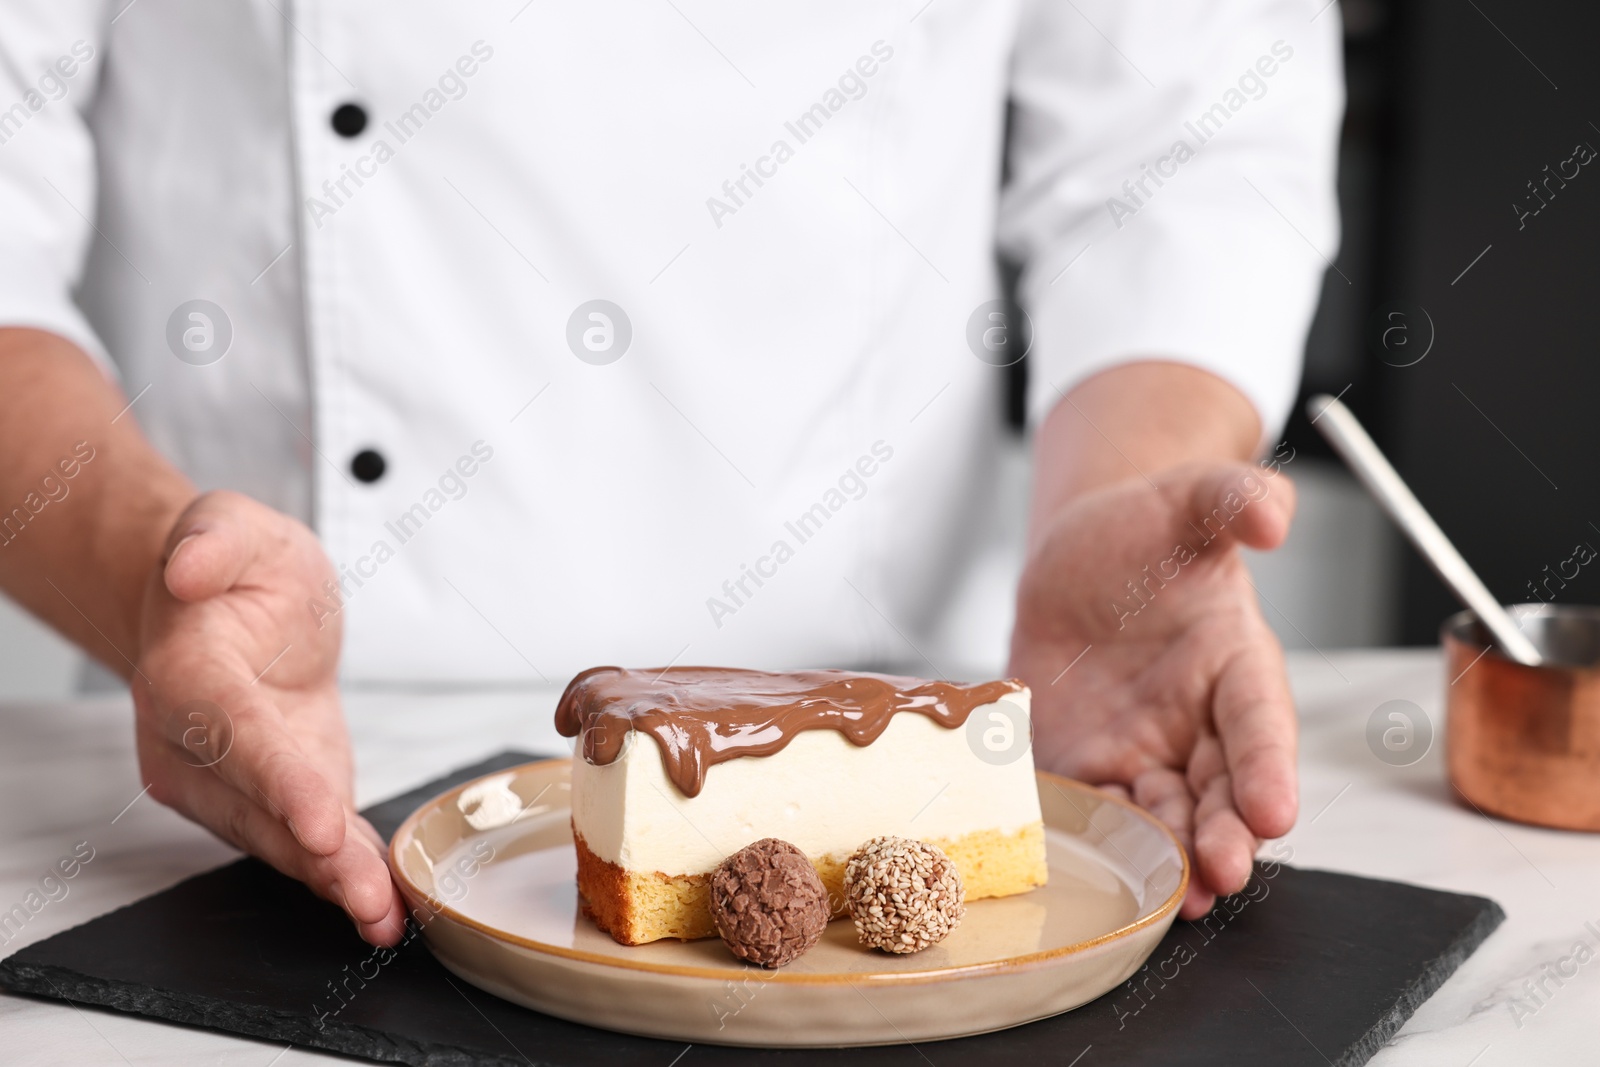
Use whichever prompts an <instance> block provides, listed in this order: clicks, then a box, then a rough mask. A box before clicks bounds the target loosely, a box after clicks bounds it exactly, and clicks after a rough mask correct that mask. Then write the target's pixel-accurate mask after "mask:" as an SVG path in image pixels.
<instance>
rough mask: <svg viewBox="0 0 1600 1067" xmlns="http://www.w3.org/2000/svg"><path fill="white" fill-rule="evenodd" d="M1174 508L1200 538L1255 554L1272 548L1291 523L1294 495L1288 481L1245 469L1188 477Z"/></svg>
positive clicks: (1226, 467)
mask: <svg viewBox="0 0 1600 1067" xmlns="http://www.w3.org/2000/svg"><path fill="white" fill-rule="evenodd" d="M1185 480H1186V481H1187V482H1188V485H1187V487H1186V488H1185V490H1183V491H1181V494H1180V501H1179V504H1180V508H1181V510H1182V511H1184V512H1186V513H1187V514H1186V515H1185V516H1184V519H1185V521H1187V522H1188V523H1189V524H1191V525H1192V526H1193V527H1194V529H1195V530H1196V531H1198V532H1200V533H1202V534H1203V535H1204V536H1205V537H1206V538H1208V539H1210V538H1214V537H1222V538H1224V539H1225V540H1231V541H1237V542H1238V543H1240V544H1243V545H1246V546H1248V547H1250V548H1256V549H1272V548H1277V547H1278V546H1279V545H1281V544H1282V543H1283V539H1284V538H1285V537H1287V536H1288V534H1289V522H1290V520H1291V519H1293V518H1294V508H1295V490H1294V483H1293V482H1291V481H1290V480H1289V477H1288V475H1285V474H1282V473H1278V474H1268V473H1266V472H1265V471H1263V470H1262V469H1261V468H1260V467H1257V466H1255V465H1254V464H1250V463H1230V464H1226V465H1222V466H1213V467H1206V468H1203V469H1201V470H1199V471H1191V473H1190V474H1189V475H1188V477H1187V479H1185Z"/></svg>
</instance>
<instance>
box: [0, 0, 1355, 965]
mask: <svg viewBox="0 0 1600 1067" xmlns="http://www.w3.org/2000/svg"><path fill="white" fill-rule="evenodd" d="M1321 6H1322V4H1321V2H1320V0H1316V2H1312V0H1231V2H1215V3H1200V4H1182V5H1172V4H1166V3H1158V2H1156V0H1077V2H1074V3H1058V2H1037V3H1035V2H1026V0H933V2H931V3H929V2H925V0H903V2H902V0H892V2H891V0H870V2H862V0H850V2H842V0H840V2H833V0H821V2H819V0H805V2H803V3H800V2H796V3H789V2H780V3H776V4H763V5H757V6H755V7H752V6H750V5H747V4H735V3H728V2H724V0H692V2H691V0H681V2H678V3H659V2H642V0H641V2H637V3H634V2H624V0H615V2H601V3H585V4H577V3H538V4H534V3H528V2H526V0H505V2H496V3H484V4H475V5H442V4H429V3H421V2H414V0H406V2H399V3H397V2H389V3H378V2H376V0H361V2H356V0H347V2H341V3H334V2H331V0H227V2H221V0H134V2H132V3H130V2H128V0H10V2H8V3H7V4H5V6H4V8H3V9H0V455H3V456H4V457H5V458H4V463H3V470H0V586H3V588H4V590H5V591H6V592H7V593H9V594H10V595H11V596H13V597H15V598H16V599H17V600H19V601H20V602H22V603H23V604H24V605H26V606H27V607H29V608H30V609H31V610H33V611H34V612H36V613H37V614H38V615H40V616H41V617H43V618H44V619H46V620H48V621H49V622H50V623H52V624H53V625H55V626H56V627H57V628H58V629H60V630H61V631H62V632H63V633H65V634H67V635H68V636H69V637H71V638H73V639H74V640H76V641H77V642H79V643H80V644H81V645H82V646H83V647H84V648H85V649H87V650H88V651H89V652H90V653H91V654H93V655H94V656H95V657H96V658H97V659H98V660H99V661H101V662H102V663H104V664H105V665H106V666H108V667H109V668H111V669H112V670H114V671H117V672H118V673H120V674H121V675H122V676H123V677H124V678H126V679H128V680H129V682H130V684H131V687H132V691H133V694H134V701H135V705H136V708H137V715H136V719H137V721H136V731H137V737H138V747H139V756H140V762H141V772H142V774H143V776H144V779H145V781H146V782H148V783H150V784H151V787H152V789H151V791H152V795H153V796H155V797H156V798H157V799H158V800H161V801H162V802H164V803H167V804H170V805H172V806H174V807H176V808H177V809H178V810H180V811H182V812H184V813H185V814H187V815H189V816H190V817H192V818H195V819H197V820H199V821H200V822H202V823H204V824H205V825H207V826H208V827H210V828H211V829H213V830H214V831H216V832H217V833H219V834H220V835H221V836H223V837H224V838H226V839H227V840H229V841H231V842H233V843H235V844H237V845H239V846H240V847H242V848H245V849H247V850H249V851H251V852H253V853H255V854H257V855H260V856H262V857H263V858H264V859H266V860H267V861H269V862H271V863H273V864H275V865H276V866H278V867H279V868H281V869H283V870H285V871H287V872H288V873H290V874H293V875H295V876H296V877H300V878H302V879H304V880H306V881H307V882H308V883H309V884H310V885H311V886H312V887H313V888H314V889H316V890H317V891H318V892H320V893H322V894H323V895H325V896H327V897H328V898H330V899H332V900H334V901H335V902H337V903H339V904H340V905H342V906H343V907H345V908H346V910H347V911H348V912H349V913H350V915H351V917H352V919H353V920H354V921H355V922H356V924H357V926H358V927H359V928H360V929H361V931H362V933H363V935H364V936H366V937H368V938H369V939H372V940H374V941H380V942H383V941H392V940H393V939H394V938H395V937H396V936H397V934H398V931H399V925H398V924H399V922H400V917H401V914H402V913H401V905H400V902H399V899H398V897H397V896H396V895H395V893H394V890H393V889H392V888H391V887H390V885H389V883H388V880H387V874H386V871H385V869H384V867H383V865H382V861H381V859H380V857H379V853H378V850H377V847H376V845H375V838H374V835H373V834H372V833H371V830H370V828H369V827H367V826H366V825H365V823H364V822H363V821H362V820H360V818H359V817H358V816H356V815H355V814H354V813H353V810H352V807H351V789H350V778H351V772H350V764H349V758H348V745H347V742H346V740H345V730H344V725H343V721H342V718H341V717H340V712H339V705H338V697H337V691H336V680H338V679H341V678H342V679H344V680H350V681H384V682H423V683H481V682H495V683H516V682H523V683H527V682H535V683H552V684H554V683H559V682H561V681H563V680H564V679H565V678H567V677H568V676H570V675H571V674H572V673H573V672H574V671H576V670H578V669H580V668H583V667H586V666H590V665H592V664H594V663H596V662H617V663H624V664H634V665H643V664H650V663H667V662H674V661H675V662H690V661H693V662H709V663H719V664H732V665H745V666H757V667H768V668H780V667H785V666H795V665H801V664H807V665H834V666H854V665H865V664H871V663H875V662H884V661H891V660H894V661H905V660H908V659H909V660H916V659H917V658H918V656H920V653H919V652H918V651H917V649H918V638H919V636H921V635H924V634H925V633H926V632H927V630H928V628H929V627H930V626H931V625H932V622H933V620H934V619H936V618H937V616H938V614H939V612H940V611H941V610H942V609H943V608H944V607H945V606H946V600H947V597H948V594H949V592H950V589H949V584H950V583H949V580H948V579H949V575H950V574H951V573H952V571H953V569H954V568H956V566H957V565H958V564H959V562H960V559H961V555H962V552H963V546H964V545H965V544H966V543H967V539H968V534H969V532H970V530H971V528H972V526H973V524H974V522H975V520H977V519H979V518H980V517H981V512H982V510H983V509H984V508H987V507H991V506H993V505H992V504H991V503H990V502H989V497H988V496H987V495H986V494H985V492H984V489H985V486H986V484H987V483H988V482H989V480H990V479H991V478H992V477H993V462H994V458H995V446H996V436H997V433H998V432H999V431H998V429H997V421H998V420H997V411H998V390H999V389H1000V387H1001V384H1002V383H1001V375H1000V372H999V371H997V370H996V369H995V364H1003V363H1006V362H1010V361H1013V360H1014V359H1016V358H1020V356H1021V355H1022V353H1023V351H1024V350H1026V352H1027V356H1028V359H1029V366H1030V372H1031V380H1030V391H1031V395H1030V397H1029V401H1028V409H1029V417H1030V422H1031V424H1032V425H1033V433H1034V441H1035V449H1036V464H1035V466H1036V474H1035V486H1034V493H1033V504H1032V514H1031V518H1030V533H1029V542H1028V560H1027V565H1026V570H1025V573H1024V576H1023V579H1022V583H1021V585H1020V587H1019V590H1018V608H1017V618H1016V622H1015V630H1014V633H1013V637H1012V664H1011V669H1012V670H1013V672H1015V673H1016V674H1018V675H1019V676H1021V677H1022V678H1024V679H1025V680H1027V681H1028V682H1029V683H1030V684H1031V685H1032V686H1033V687H1034V690H1035V730H1036V738H1035V754H1036V758H1037V759H1038V760H1039V762H1040V763H1041V764H1043V765H1046V766H1051V767H1054V768H1057V769H1060V770H1064V771H1066V772H1068V773H1072V774H1075V775H1077V776H1079V777H1084V778H1088V779H1090V780H1093V781H1097V782H1103V783H1106V784H1108V785H1110V786H1113V787H1115V788H1120V789H1122V790H1124V791H1125V792H1127V793H1128V794H1129V795H1131V796H1133V797H1134V798H1135V799H1136V800H1138V801H1139V802H1141V803H1143V804H1145V805H1147V806H1149V807H1150V808H1151V809H1152V810H1154V811H1156V812H1157V813H1158V814H1159V815H1161V817H1162V818H1164V819H1165V820H1167V821H1168V822H1169V823H1170V824H1171V825H1172V826H1173V827H1174V828H1175V829H1176V830H1177V831H1178V833H1179V834H1180V835H1181V836H1182V837H1183V838H1184V839H1185V841H1186V842H1187V843H1189V844H1190V845H1191V848H1192V850H1193V851H1194V853H1195V856H1196V859H1197V878H1196V881H1195V885H1194V888H1193V889H1192V890H1191V895H1190V898H1189V900H1188V901H1187V902H1186V905H1185V909H1186V910H1185V913H1186V914H1190V915H1192V914H1195V913H1197V912H1198V911H1200V910H1203V909H1204V908H1205V907H1207V906H1208V905H1209V903H1210V901H1211V899H1212V894H1213V893H1216V892H1226V891H1230V890H1233V889H1237V888H1239V887H1240V886H1241V885H1242V884H1243V882H1244V880H1245V878H1246V877H1247V874H1248V871H1249V862H1250V857H1251V855H1252V853H1253V851H1254V849H1255V847H1256V845H1257V843H1258V840H1259V839H1260V838H1263V837H1269V836H1274V835H1278V834H1281V833H1283V832H1286V831H1287V829H1288V828H1289V826H1290V825H1291V824H1292V822H1293V819H1294V810H1295V785H1294V767H1293V753H1294V726H1293V712H1292V707H1291V705H1290V699H1289V696H1288V692H1287V687H1286V685H1285V682H1284V677H1283V667H1282V659H1281V653H1280V652H1279V650H1278V648H1277V646H1276V645H1275V643H1274V642H1273V640H1272V638H1271V636H1270V634H1269V632H1268V630H1267V628H1266V627H1265V625H1264V624H1263V622H1262V620H1261V617H1260V614H1259V612H1258V610H1257V608H1256V605H1255V598H1254V594H1253V591H1252V589H1251V587H1250V585H1249V580H1248V577H1247V576H1246V574H1245V572H1244V569H1243V567H1242V564H1241V563H1240V561H1239V558H1238V555H1237V553H1236V551H1235V546H1236V545H1237V544H1241V543H1242V544H1250V545H1254V546H1257V547H1271V546H1272V545H1274V544H1276V543H1277V542H1278V541H1280V540H1281V539H1282V537H1283V535H1284V533H1285V531H1286V529H1287V525H1288V522H1289V518H1290V515H1291V513H1292V509H1293V494H1292V488H1291V486H1290V485H1289V482H1288V479H1287V478H1286V477H1281V476H1278V475H1277V470H1278V467H1279V466H1280V463H1279V462H1278V461H1276V460H1273V459H1272V454H1273V449H1272V443H1273V442H1274V441H1275V439H1276V438H1275V436H1274V434H1275V431H1276V428H1277V427H1278V426H1279V425H1280V424H1281V422H1282V420H1283V418H1284V416H1285V413H1286V411H1287V408H1288V405H1289V404H1290V402H1291V400H1292V398H1293V396H1294V393H1295V388H1296V379H1297V373H1298V366H1299V353H1300V350H1301V347H1302V344H1303V341H1304V336H1305V332H1306V329H1307V326H1308V323H1309V320H1310V317H1311V314H1312V311H1313V307H1314V303H1315V300H1316V295H1317V292H1318V289H1319V284H1320V279H1321V276H1322V273H1323V271H1324V269H1325V265H1326V261H1327V257H1329V256H1331V255H1332V254H1333V252H1334V249H1335V245H1336V240H1337V236H1336V217H1335V208H1334V201H1333V183H1332V179H1333V158H1334V148H1335V140H1336V131H1337V125H1338V120H1339V117H1340V113H1341V108H1342V91H1341V83H1340V77H1339V59H1338V49H1339V33H1338V12H1337V11H1336V10H1335V11H1332V12H1321V11H1319V10H1318V8H1319V7H1321ZM1008 116H1009V118H1008ZM1008 122H1009V137H1008V136H1007V127H1008ZM1002 173H1004V180H1002ZM997 249H998V250H1000V251H1002V252H1003V253H1005V254H1006V255H1008V256H1010V257H1012V258H1014V259H1015V260H1017V261H1019V262H1021V263H1022V264H1023V265H1024V270H1023V274H1022V280H1021V286H1020V292H1021V301H1022V304H1023V306H1024V307H1025V309H1026V312H1027V315H1028V316H1029V319H1028V322H1027V324H1026V325H1024V324H1023V323H1022V322H1020V321H1012V320H1011V319H1010V318H1008V316H1007V314H1006V312H1005V311H1004V310H1003V309H1002V308H1001V307H1000V306H999V305H997V304H994V303H993V302H994V301H996V299H997V297H998V296H999V285H998V280H997V270H996V252H997ZM1263 456H1265V457H1266V462H1265V463H1264V464H1263V463H1262V462H1261V459H1262V457H1263ZM1281 458H1282V457H1281V454H1280V456H1279V459H1281ZM313 531H314V532H313ZM925 669H926V672H927V673H930V674H931V673H935V672H936V668H935V667H934V666H933V665H932V664H927V665H925ZM219 715H220V716H222V717H223V718H224V719H225V721H226V723H227V724H228V729H229V731H230V736H229V739H228V740H229V744H230V745H231V748H230V749H229V751H228V754H227V756H226V757H225V758H221V759H217V760H212V759H208V758H205V755H206V752H207V751H209V750H208V749H207V748H206V746H207V745H208V744H209V745H211V746H213V747H215V746H216V745H217V744H218V742H217V741H216V739H215V738H214V737H208V732H215V730H216V729H218V727H217V726H216V725H215V723H216V721H217V716H219ZM440 728H441V729H446V728H448V726H447V724H443V723H441V724H440Z"/></svg>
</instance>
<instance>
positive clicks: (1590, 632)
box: [1440, 604, 1600, 830]
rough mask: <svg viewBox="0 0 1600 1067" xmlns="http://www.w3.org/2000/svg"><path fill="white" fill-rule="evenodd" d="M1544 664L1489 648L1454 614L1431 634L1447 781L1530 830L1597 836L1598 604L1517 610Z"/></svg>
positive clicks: (1471, 621)
mask: <svg viewBox="0 0 1600 1067" xmlns="http://www.w3.org/2000/svg"><path fill="white" fill-rule="evenodd" d="M1506 610H1508V611H1509V612H1511V614H1512V616H1513V617H1514V618H1516V619H1517V620H1518V621H1519V622H1520V623H1521V628H1522V630H1523V632H1524V633H1526V634H1527V635H1528V637H1529V638H1530V639H1531V640H1532V641H1533V643H1534V645H1535V646H1537V647H1538V649H1539V652H1540V654H1541V655H1542V656H1543V657H1544V660H1545V662H1544V663H1543V664H1541V665H1540V666H1538V667H1525V666H1523V665H1522V664H1520V663H1516V662H1514V661H1512V660H1510V659H1507V658H1506V657H1504V656H1502V655H1501V654H1500V653H1499V652H1498V651H1496V650H1494V649H1492V648H1491V649H1489V650H1488V651H1485V649H1486V648H1488V646H1489V644H1490V640H1491V639H1490V636H1489V634H1488V631H1487V630H1485V629H1484V627H1483V625H1482V624H1481V623H1479V622H1478V620H1477V617H1476V616H1475V615H1473V614H1472V612H1470V611H1463V612H1461V613H1459V614H1457V615H1452V616H1451V617H1450V618H1448V619H1446V620H1445V622H1444V625H1443V626H1442V627H1441V628H1440V640H1441V641H1442V642H1443V644H1444V650H1445V661H1446V670H1447V672H1448V673H1447V675H1446V681H1447V682H1448V683H1449V684H1448V685H1447V687H1446V690H1445V692H1446V698H1445V705H1446V708H1447V709H1448V713H1449V730H1448V731H1447V734H1448V736H1447V743H1446V753H1447V757H1448V761H1449V767H1450V781H1451V783H1452V784H1453V785H1454V786H1455V788H1456V790H1457V791H1458V792H1459V793H1460V794H1461V795H1462V796H1463V797H1465V798H1466V799H1467V800H1468V801H1470V802H1471V803H1472V804H1474V805H1476V806H1477V807H1478V808H1480V809H1482V810H1483V811H1485V812H1487V813H1490V814H1493V815H1500V816H1504V817H1505V818H1507V819H1515V820H1516V821H1518V822H1526V823H1534V824H1537V825H1539V826H1555V827H1559V828H1561V829H1564V830H1600V608H1593V607H1568V606H1564V605H1555V604H1519V605H1516V606H1511V607H1508V608H1507V609H1506Z"/></svg>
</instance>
